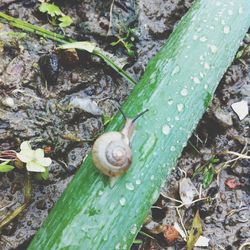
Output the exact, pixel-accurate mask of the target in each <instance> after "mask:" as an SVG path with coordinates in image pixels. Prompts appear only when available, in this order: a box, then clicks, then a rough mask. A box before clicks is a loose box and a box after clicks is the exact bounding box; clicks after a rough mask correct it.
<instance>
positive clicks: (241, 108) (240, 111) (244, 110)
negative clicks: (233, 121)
mask: <svg viewBox="0 0 250 250" xmlns="http://www.w3.org/2000/svg"><path fill="white" fill-rule="evenodd" d="M231 107H232V109H233V111H234V112H235V113H236V114H237V116H238V117H239V119H240V120H243V119H244V118H245V117H246V116H247V115H248V112H249V111H248V103H247V101H240V102H235V103H233V104H232V105H231Z"/></svg>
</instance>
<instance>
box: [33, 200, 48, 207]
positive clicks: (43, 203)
mask: <svg viewBox="0 0 250 250" xmlns="http://www.w3.org/2000/svg"><path fill="white" fill-rule="evenodd" d="M36 208H37V209H41V210H45V209H46V208H47V205H46V201H45V200H44V199H42V200H39V201H38V202H37V203H36Z"/></svg>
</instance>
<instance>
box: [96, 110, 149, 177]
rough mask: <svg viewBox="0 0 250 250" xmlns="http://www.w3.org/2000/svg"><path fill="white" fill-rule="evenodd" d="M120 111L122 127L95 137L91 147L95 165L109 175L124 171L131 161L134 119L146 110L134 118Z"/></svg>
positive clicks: (112, 175) (120, 173)
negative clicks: (122, 120)
mask: <svg viewBox="0 0 250 250" xmlns="http://www.w3.org/2000/svg"><path fill="white" fill-rule="evenodd" d="M119 110H120V111H121V113H122V115H123V117H124V119H125V125H124V127H123V129H122V130H121V131H120V132H118V131H111V132H107V133H104V134H102V135H101V136H100V137H98V138H97V139H96V141H95V142H94V145H93V149H92V156H93V161H94V164H95V166H96V167H97V168H98V169H99V170H100V171H101V172H102V173H103V174H105V175H108V176H110V177H114V176H119V175H122V174H123V173H125V172H126V171H127V170H128V168H129V167H130V165H131V162H132V151H131V146H130V142H131V138H132V135H133V132H134V129H135V121H136V120H137V119H138V118H139V117H140V116H142V115H143V114H144V113H145V112H147V111H148V110H144V111H143V112H141V113H140V114H138V115H137V116H136V117H135V118H128V117H126V116H125V114H124V113H123V112H122V110H121V109H120V108H119Z"/></svg>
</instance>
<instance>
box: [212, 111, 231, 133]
mask: <svg viewBox="0 0 250 250" xmlns="http://www.w3.org/2000/svg"><path fill="white" fill-rule="evenodd" d="M214 116H215V118H216V119H217V121H218V123H219V124H220V125H221V126H222V127H223V128H228V127H231V126H232V125H233V120H232V117H231V115H230V114H229V113H226V112H225V111H224V110H222V109H221V108H217V109H216V110H215V111H214Z"/></svg>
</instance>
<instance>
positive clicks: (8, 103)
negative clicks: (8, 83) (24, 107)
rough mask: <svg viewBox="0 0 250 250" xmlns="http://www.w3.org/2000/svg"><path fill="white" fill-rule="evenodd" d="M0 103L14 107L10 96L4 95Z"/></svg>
mask: <svg viewBox="0 0 250 250" xmlns="http://www.w3.org/2000/svg"><path fill="white" fill-rule="evenodd" d="M2 104H3V105H4V106H6V107H9V108H14V107H15V103H14V100H13V98H11V97H9V96H8V97H5V98H4V99H3V100H2Z"/></svg>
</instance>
